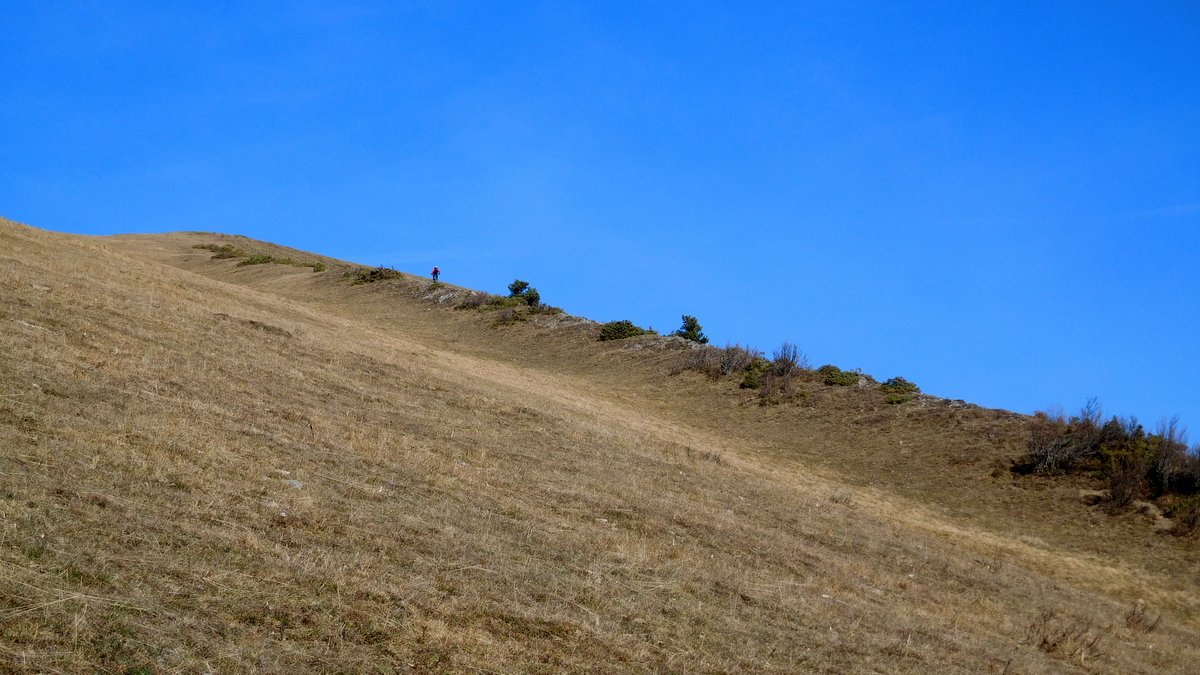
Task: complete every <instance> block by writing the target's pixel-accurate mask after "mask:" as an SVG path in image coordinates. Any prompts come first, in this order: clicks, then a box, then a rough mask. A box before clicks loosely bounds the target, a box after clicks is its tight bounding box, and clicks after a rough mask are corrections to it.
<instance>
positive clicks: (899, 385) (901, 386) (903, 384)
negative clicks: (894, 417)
mask: <svg viewBox="0 0 1200 675" xmlns="http://www.w3.org/2000/svg"><path fill="white" fill-rule="evenodd" d="M879 389H880V391H882V392H884V393H885V394H917V393H920V391H921V388H920V387H918V386H917V385H915V384H913V383H912V382H909V381H908V380H906V379H904V378H903V377H893V378H892V379H890V380H887V381H886V382H884V383H883V384H881V385H879Z"/></svg>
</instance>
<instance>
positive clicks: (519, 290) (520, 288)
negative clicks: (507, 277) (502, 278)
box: [508, 279, 529, 298]
mask: <svg viewBox="0 0 1200 675" xmlns="http://www.w3.org/2000/svg"><path fill="white" fill-rule="evenodd" d="M528 288H529V282H528V281H521V280H520V279H513V282H512V283H511V284H509V285H508V297H510V298H517V297H524V294H525V291H526V290H527V289H528Z"/></svg>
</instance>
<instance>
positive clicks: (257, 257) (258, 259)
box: [238, 253, 295, 267]
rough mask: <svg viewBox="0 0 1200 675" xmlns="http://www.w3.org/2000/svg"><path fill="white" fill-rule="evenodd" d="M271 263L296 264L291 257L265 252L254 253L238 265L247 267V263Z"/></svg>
mask: <svg viewBox="0 0 1200 675" xmlns="http://www.w3.org/2000/svg"><path fill="white" fill-rule="evenodd" d="M271 263H276V264H279V265H294V264H295V261H293V260H292V259H291V258H276V257H274V256H269V255H266V254H264V253H255V254H254V255H252V256H250V257H248V258H246V259H245V260H243V261H241V262H239V263H238V267H245V266H247V265H269V264H271Z"/></svg>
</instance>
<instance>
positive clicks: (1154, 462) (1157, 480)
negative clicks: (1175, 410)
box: [1150, 416, 1188, 495]
mask: <svg viewBox="0 0 1200 675" xmlns="http://www.w3.org/2000/svg"><path fill="white" fill-rule="evenodd" d="M1186 438H1187V432H1185V431H1184V430H1183V429H1182V428H1181V427H1180V426H1179V417H1178V416H1174V417H1171V418H1170V419H1167V420H1163V421H1161V422H1159V423H1158V430H1157V433H1156V434H1155V436H1154V441H1153V447H1152V448H1151V451H1152V453H1153V457H1152V458H1151V462H1150V471H1151V476H1150V477H1151V479H1152V480H1153V482H1154V489H1155V490H1156V491H1157V493H1158V494H1160V495H1162V494H1166V493H1167V492H1169V491H1170V490H1171V484H1172V483H1173V482H1175V481H1176V480H1177V479H1178V478H1180V477H1181V475H1182V474H1183V472H1184V469H1185V468H1186V467H1187V458H1188V457H1187V450H1188V448H1187V443H1186Z"/></svg>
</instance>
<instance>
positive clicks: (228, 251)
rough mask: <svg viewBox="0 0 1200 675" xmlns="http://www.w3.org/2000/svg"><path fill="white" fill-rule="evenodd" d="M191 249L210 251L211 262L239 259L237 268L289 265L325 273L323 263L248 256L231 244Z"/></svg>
mask: <svg viewBox="0 0 1200 675" xmlns="http://www.w3.org/2000/svg"><path fill="white" fill-rule="evenodd" d="M192 248H198V249H201V250H204V251H212V253H213V257H212V259H213V260H227V259H237V258H240V259H241V261H240V262H238V267H245V266H247V265H291V266H293V267H311V268H312V271H314V272H324V271H325V263H322V262H299V261H296V260H293V259H291V258H280V257H277V256H273V255H267V254H265V253H255V254H250V253H247V252H246V251H245V250H243V249H240V248H238V247H237V246H234V245H233V244H220V245H218V244H196V245H194V246H192Z"/></svg>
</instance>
